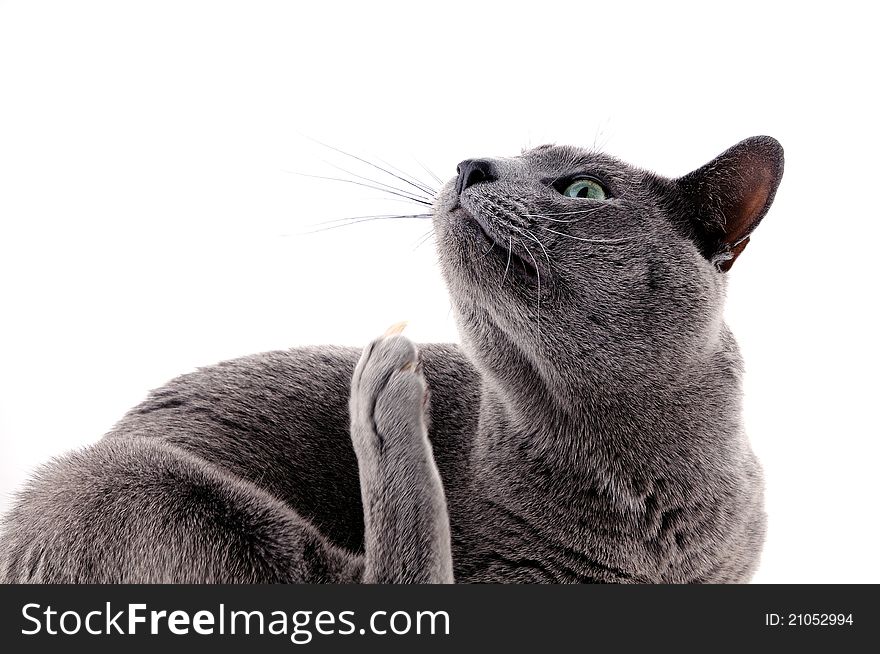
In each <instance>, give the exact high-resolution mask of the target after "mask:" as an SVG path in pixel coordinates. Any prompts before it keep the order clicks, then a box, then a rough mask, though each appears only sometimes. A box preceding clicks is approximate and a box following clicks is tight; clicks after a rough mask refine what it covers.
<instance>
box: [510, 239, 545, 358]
mask: <svg viewBox="0 0 880 654" xmlns="http://www.w3.org/2000/svg"><path fill="white" fill-rule="evenodd" d="M516 240H517V241H519V244H520V245H522V246H523V249H524V250H525V251H526V252H528V254H529V257H530V258H531V260H532V263H533V264H534V265H535V275H536V276H537V279H538V291H537V296H536V309H537V319H538V341H539V342H540V341H541V271H540V270H539V269H538V260H537V259H535V255H533V254H532V251H531V250H530V249H529V246H527V245H526V244H525V242H523V241H522V239H519V238H518V239H516Z"/></svg>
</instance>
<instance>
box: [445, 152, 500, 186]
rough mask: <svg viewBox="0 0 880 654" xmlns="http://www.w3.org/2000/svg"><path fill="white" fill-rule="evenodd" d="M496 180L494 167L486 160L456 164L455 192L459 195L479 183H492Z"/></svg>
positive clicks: (468, 160)
mask: <svg viewBox="0 0 880 654" xmlns="http://www.w3.org/2000/svg"><path fill="white" fill-rule="evenodd" d="M496 179H498V171H497V170H496V169H495V165H494V164H493V163H492V162H491V161H489V160H488V159H465V160H464V161H462V162H461V163H460V164H458V181H456V183H455V192H456V194H457V195H461V194H462V193H463V192H464V190H465V189H468V188H470V187H471V186H473V185H474V184H480V183H481V182H492V181H494V180H496Z"/></svg>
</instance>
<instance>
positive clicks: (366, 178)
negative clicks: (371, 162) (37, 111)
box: [324, 161, 434, 201]
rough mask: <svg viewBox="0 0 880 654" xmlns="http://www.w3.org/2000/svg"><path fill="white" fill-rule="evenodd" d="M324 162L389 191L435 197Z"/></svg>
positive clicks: (413, 195) (421, 197)
mask: <svg viewBox="0 0 880 654" xmlns="http://www.w3.org/2000/svg"><path fill="white" fill-rule="evenodd" d="M324 163H326V164H327V165H328V166H332V167H333V168H335V169H336V170H338V171H340V172H343V173H345V174H346V175H351V176H352V177H356V178H358V179H362V180H364V181H367V182H370V183H372V184H378V185H379V186H382V187H383V188H385V189H387V190H389V191H397V192H399V193H404V194H406V195H407V196H408V197H414V198H419V199H422V200H428V201H431V200H432V199H433V197H434V194H433V193H432V194H430V195H428V194H426V193H424V192H421V193H417V192H415V191H408V190H406V189H402V188H399V187H397V186H392V185H391V184H386V183H385V182H380V181H379V180H376V179H373V178H371V177H365V176H364V175H358V174H357V173H354V172H352V171H350V170H347V169H345V168H343V167H342V166H337V165H336V164H334V163H332V162H330V161H325V162H324Z"/></svg>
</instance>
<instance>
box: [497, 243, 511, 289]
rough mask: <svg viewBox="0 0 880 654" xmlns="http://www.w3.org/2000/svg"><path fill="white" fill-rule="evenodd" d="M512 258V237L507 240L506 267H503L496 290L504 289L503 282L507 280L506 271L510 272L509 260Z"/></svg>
mask: <svg viewBox="0 0 880 654" xmlns="http://www.w3.org/2000/svg"><path fill="white" fill-rule="evenodd" d="M512 256H513V237H512V236H510V237H509V238H508V246H507V265H506V266H504V274H503V275H501V284H499V286H498V288H503V287H504V280H505V279H507V271H508V270H510V259H511V257H512Z"/></svg>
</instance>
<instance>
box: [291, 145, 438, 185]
mask: <svg viewBox="0 0 880 654" xmlns="http://www.w3.org/2000/svg"><path fill="white" fill-rule="evenodd" d="M308 138H310V140H312V141H314V142H315V143H317V144H318V145H322V146H324V147H325V148H328V149H330V150H333V151H334V152H338V153H339V154H341V155H344V156H346V157H350V158H351V159H354V160H356V161H360V162H361V163H364V164H366V165H368V166H372V167H373V168H375V169H377V170H381V171H382V172H383V173H385V174H386V175H391V176H392V177H395V178H397V179H399V180H400V181H402V182H404V183H406V184H409V185H410V186H412V187H414V188H418V189H420V190H422V191H424V190H425V189H423V188H421V187H420V186H419V185H417V184H416V183H415V182H413V181H410V180H408V179H404V178H403V177H400V176H399V175H395V174H394V173H392V172H391V171H390V170H387V169H385V168H383V167H382V166H380V165H378V164H375V163H373V162H372V161H370V160H369V159H364V158H363V157H359V156H357V155H355V154H351V153H350V152H346V151H345V150H341V149H340V148H336V147H334V146H332V145H328V144H327V143H323V142H321V141H319V140H317V139H314V138H311V137H308ZM432 195H436V192H432Z"/></svg>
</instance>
